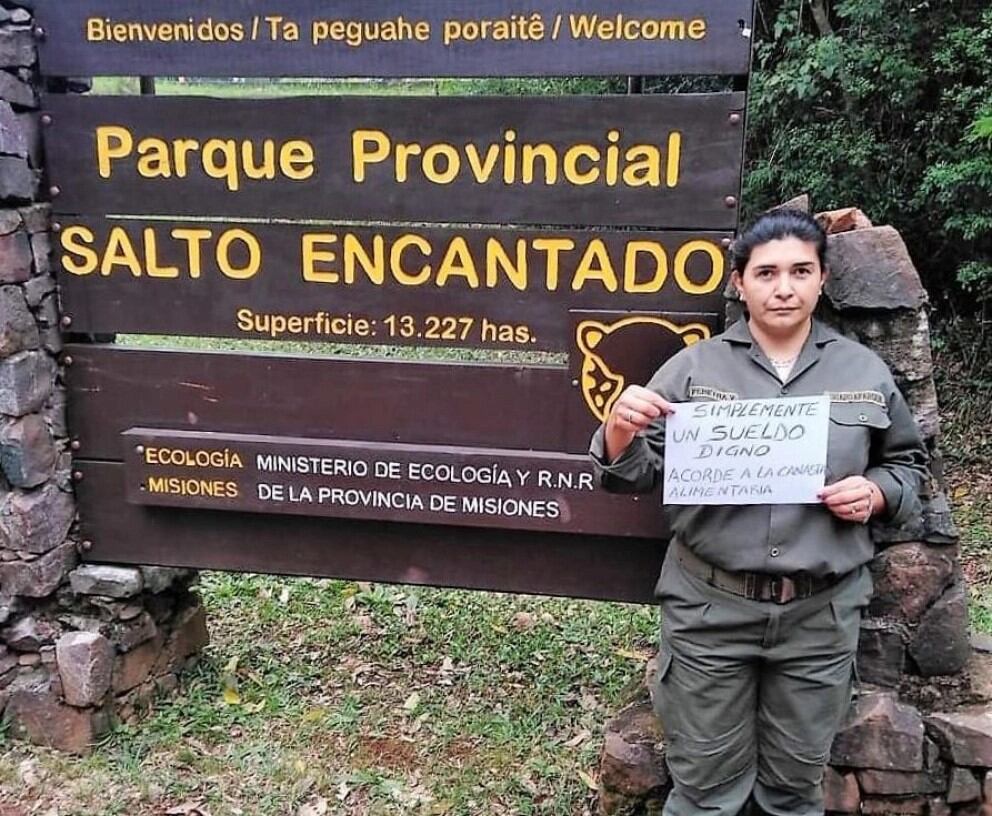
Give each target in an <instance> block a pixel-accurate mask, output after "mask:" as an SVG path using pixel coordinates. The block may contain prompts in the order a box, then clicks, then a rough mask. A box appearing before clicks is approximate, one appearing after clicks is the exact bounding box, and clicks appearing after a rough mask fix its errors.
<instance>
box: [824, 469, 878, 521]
mask: <svg viewBox="0 0 992 816" xmlns="http://www.w3.org/2000/svg"><path fill="white" fill-rule="evenodd" d="M819 496H820V501H822V502H823V504H824V505H825V506H826V508H827V509H828V510H829V511H830V512H831V513H833V514H834V515H835V516H837V518H839V519H843V520H844V521H856V522H858V523H859V524H863V523H865V522H866V521H868V519H870V518H871V517H872V516H875V515H878V514H879V513H881V512H882V511H883V510H885V495H884V494H883V493H882V491H881V489H880V488H879V486H878V485H877V484H875V483H874V482H873V481H871V480H869V479H866V478H865V477H864V476H848V477H847V478H846V479H841V480H840V481H839V482H834V483H833V484H831V485H827V486H826V487H825V488H823V490H821V491H820V493H819Z"/></svg>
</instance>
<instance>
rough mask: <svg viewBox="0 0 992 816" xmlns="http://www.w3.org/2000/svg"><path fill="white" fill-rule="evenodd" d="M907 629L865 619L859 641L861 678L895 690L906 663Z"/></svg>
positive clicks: (859, 672) (885, 622) (898, 625)
mask: <svg viewBox="0 0 992 816" xmlns="http://www.w3.org/2000/svg"><path fill="white" fill-rule="evenodd" d="M907 637H908V634H907V632H906V631H905V627H904V626H902V625H900V624H896V623H890V622H887V621H880V620H872V619H870V618H869V619H866V620H864V621H863V622H862V623H861V637H860V638H859V640H858V657H857V660H858V675H859V676H860V678H861V679H862V680H863V681H864V682H866V683H873V684H874V685H877V686H888V687H891V688H895V687H896V686H898V685H899V680H900V679H901V677H902V673H903V669H904V668H905V664H906V643H905V641H906V639H907Z"/></svg>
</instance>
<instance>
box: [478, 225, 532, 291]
mask: <svg viewBox="0 0 992 816" xmlns="http://www.w3.org/2000/svg"><path fill="white" fill-rule="evenodd" d="M516 250H517V257H516V260H515V261H514V260H511V259H510V256H509V254H507V251H506V250H505V249H504V248H503V245H502V244H501V243H500V242H499V241H498V240H497V239H495V238H490V239H488V240H487V241H486V286H487V287H489V288H490V289H495V288H496V287H497V286H498V285H499V272H500V270H501V269H502V270H503V273H504V274H505V275H506V279H507V280H508V281H509V282H510V283H511V284H513V286H514V287H515V288H516V289H519V290H520V291H521V292H523V291H524V290H525V289H526V288H527V242H526V241H525V240H524V239H523V238H518V239H517V243H516Z"/></svg>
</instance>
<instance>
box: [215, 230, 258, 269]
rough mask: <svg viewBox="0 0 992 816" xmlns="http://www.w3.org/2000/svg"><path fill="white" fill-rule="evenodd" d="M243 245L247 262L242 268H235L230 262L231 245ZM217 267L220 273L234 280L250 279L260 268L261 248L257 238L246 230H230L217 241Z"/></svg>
mask: <svg viewBox="0 0 992 816" xmlns="http://www.w3.org/2000/svg"><path fill="white" fill-rule="evenodd" d="M235 241H237V242H239V243H241V244H243V245H244V248H245V250H247V253H248V260H247V263H245V265H244V266H240V267H237V266H235V265H234V264H233V263H232V262H231V245H232V244H233V243H234V242H235ZM217 266H218V267H220V271H221V272H222V273H223V274H224V275H226V276H227V277H229V278H232V279H234V280H247V279H248V278H252V277H254V276H255V274H256V273H257V272H258V270H259V269H261V267H262V246H261V244H259V242H258V238H256V237H255V236H254V235H252V234H251V233H250V232H248V230H243V229H230V230H227V231H226V232H224V233H223V234H222V235H221V236H220V238H218V239H217Z"/></svg>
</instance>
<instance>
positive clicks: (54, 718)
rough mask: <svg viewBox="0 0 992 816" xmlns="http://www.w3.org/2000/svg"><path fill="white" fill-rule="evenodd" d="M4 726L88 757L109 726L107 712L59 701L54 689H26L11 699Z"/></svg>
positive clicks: (49, 744) (22, 734)
mask: <svg viewBox="0 0 992 816" xmlns="http://www.w3.org/2000/svg"><path fill="white" fill-rule="evenodd" d="M4 723H6V724H7V726H8V727H9V728H10V732H11V733H12V734H13V735H14V736H16V737H19V738H21V739H27V740H29V741H31V742H34V743H37V744H38V745H45V746H48V747H50V748H55V749H56V750H59V751H65V752H67V753H71V754H87V753H89V752H90V750H91V749H92V747H93V743H94V742H96V740H97V738H98V737H99V736H100V735H101V734H102V733H103V732H104V731H105V730H106V729H107V727H108V726H109V720H108V717H107V716H106V714H105V713H104V712H93V711H84V710H80V709H78V708H74V707H73V706H70V705H65V704H64V703H61V702H59V699H58V695H57V694H56V693H55V691H54V690H52V689H51V688H41V689H25V690H21V691H16V692H14V693H13V694H12V695H11V696H10V700H9V701H8V703H7V708H6V710H5V711H4Z"/></svg>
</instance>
